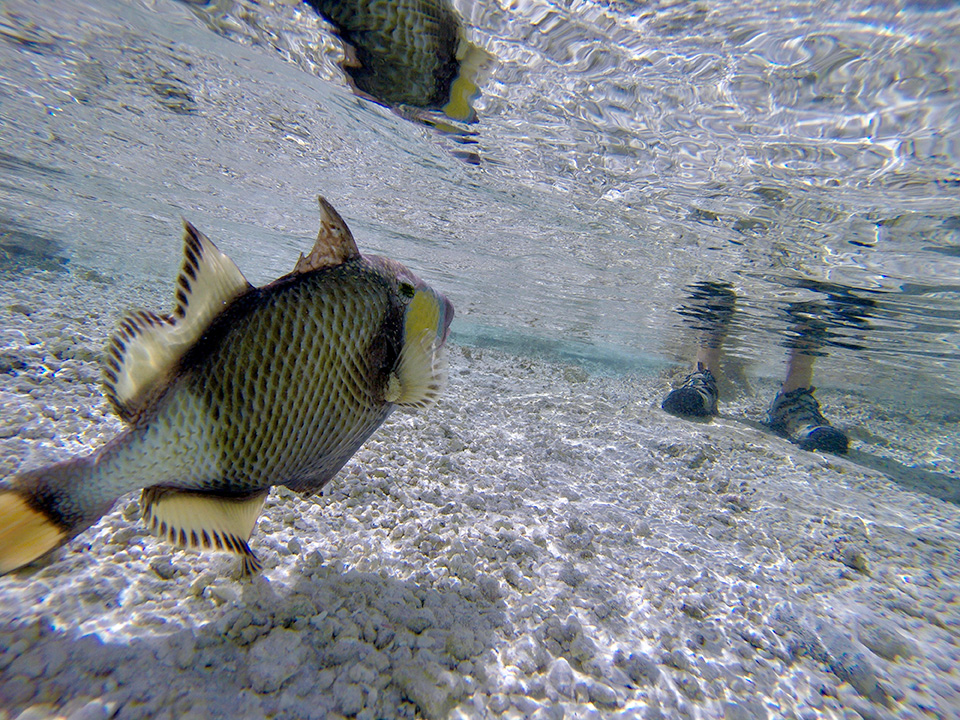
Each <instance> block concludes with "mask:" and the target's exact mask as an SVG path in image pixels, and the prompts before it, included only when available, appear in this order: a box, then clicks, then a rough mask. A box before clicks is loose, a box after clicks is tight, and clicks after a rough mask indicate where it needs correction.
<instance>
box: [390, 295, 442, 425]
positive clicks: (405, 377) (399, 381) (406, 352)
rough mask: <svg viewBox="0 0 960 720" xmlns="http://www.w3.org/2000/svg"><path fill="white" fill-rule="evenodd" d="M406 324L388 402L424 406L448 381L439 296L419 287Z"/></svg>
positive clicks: (409, 309)
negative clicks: (442, 340) (441, 339)
mask: <svg viewBox="0 0 960 720" xmlns="http://www.w3.org/2000/svg"><path fill="white" fill-rule="evenodd" d="M406 318H407V319H406V323H405V325H404V343H403V350H402V351H401V353H400V361H399V363H398V364H397V369H396V371H395V372H394V373H393V374H391V376H390V379H389V380H388V384H387V392H386V400H387V402H392V403H396V404H397V405H405V406H409V407H417V408H423V407H426V406H427V405H430V404H432V403H433V402H434V401H435V400H436V399H437V397H438V396H439V395H440V392H441V391H442V390H443V386H444V384H445V382H446V373H445V371H444V367H445V363H444V362H443V361H442V357H443V356H442V352H443V351H442V349H441V342H440V339H439V337H438V336H437V328H438V327H439V326H440V305H439V303H438V302H437V299H436V297H435V296H434V295H433V294H432V293H430V292H427V291H424V290H419V291H417V293H416V294H415V295H414V296H413V298H412V299H411V300H410V307H408V308H407V315H406Z"/></svg>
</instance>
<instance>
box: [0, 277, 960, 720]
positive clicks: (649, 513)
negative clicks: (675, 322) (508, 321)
mask: <svg viewBox="0 0 960 720" xmlns="http://www.w3.org/2000/svg"><path fill="white" fill-rule="evenodd" d="M44 278H46V279H44ZM43 288H47V290H46V294H45V295H41V294H40V293H41V291H42V289H43ZM91 294H95V296H96V298H97V301H96V305H95V310H96V311H95V312H94V311H93V310H91V311H90V312H88V309H89V300H90V297H92V295H91ZM117 294H118V293H117V289H116V288H113V287H111V286H109V285H103V284H98V282H97V278H90V277H87V278H83V279H80V278H75V277H73V276H70V275H66V276H64V275H57V274H50V273H46V274H40V275H29V274H28V276H26V277H20V276H17V277H16V278H13V279H11V278H10V277H6V278H5V279H4V282H3V284H2V297H0V299H2V301H3V302H2V303H0V322H2V324H0V328H2V329H0V362H3V363H4V365H3V367H0V370H6V372H5V373H4V374H0V412H2V415H0V445H2V448H3V454H2V456H0V463H2V464H3V466H2V471H3V473H4V474H7V473H9V472H10V471H12V470H13V469H15V468H17V467H19V466H20V465H21V463H24V462H26V463H27V464H29V465H33V464H40V463H41V462H45V461H48V460H50V459H53V458H62V457H66V456H69V455H70V454H73V453H76V452H80V451H83V450H84V449H85V448H86V449H89V448H92V447H94V446H96V445H98V444H99V443H101V442H103V441H104V440H106V439H108V438H109V437H111V436H112V434H113V433H115V432H116V431H117V429H118V428H119V427H120V425H119V422H118V421H117V420H116V419H115V418H113V417H111V416H110V415H109V413H108V410H107V408H106V405H105V403H104V401H103V400H102V398H101V396H100V394H99V389H98V386H97V380H98V369H97V366H96V363H95V360H96V356H97V353H98V351H99V348H100V347H101V346H102V344H103V342H104V338H105V334H106V333H107V332H108V331H109V328H110V326H111V325H112V324H113V322H115V317H116V316H115V315H112V314H111V313H112V311H113V310H115V309H117V308H110V307H107V303H114V302H115V303H120V302H121V300H122V298H120V297H115V295H117ZM120 294H121V295H123V296H124V297H127V296H128V293H120ZM757 385H758V388H759V390H758V391H757V396H755V397H749V398H743V399H740V400H737V401H735V402H722V403H721V409H722V413H723V416H722V417H721V418H718V419H716V420H714V421H713V422H710V423H692V422H685V421H682V420H679V419H676V418H673V417H671V416H668V415H666V414H664V413H663V412H661V411H660V410H659V401H660V399H661V398H662V396H663V394H664V392H665V391H666V390H667V389H668V384H667V382H666V381H665V380H664V379H658V378H652V377H628V378H621V379H604V378H597V377H592V376H588V375H587V374H586V373H585V372H584V371H582V370H580V369H578V368H571V367H561V366H556V365H549V364H544V363H540V362H538V361H535V360H530V359H521V358H516V357H511V356H504V355H501V354H499V353H496V352H492V351H480V350H477V349H465V348H456V347H455V348H453V349H452V350H451V372H450V383H449V387H448V390H447V392H446V394H445V396H444V398H443V399H442V400H441V402H440V403H439V404H438V406H436V407H434V408H432V409H430V410H428V411H425V412H420V413H418V414H416V415H411V414H402V413H396V414H395V415H394V416H393V417H392V418H391V419H390V420H389V421H388V422H387V423H386V425H385V426H384V427H383V428H382V429H381V430H380V431H379V432H378V433H377V434H376V435H375V436H374V437H373V439H371V441H370V442H368V443H367V445H366V446H365V447H364V448H363V449H362V450H361V451H360V452H359V453H358V454H357V456H356V457H355V458H354V459H353V460H352V461H351V462H350V463H349V464H348V466H347V467H346V468H345V469H344V471H343V472H342V473H341V475H340V476H339V477H338V478H337V479H335V480H334V481H333V482H332V483H330V485H329V486H328V488H327V490H326V492H325V495H324V496H322V497H317V498H313V499H306V500H304V499H301V498H299V497H297V496H295V495H293V494H292V493H290V492H287V491H285V490H280V491H279V492H275V493H274V494H272V495H271V498H270V500H269V501H268V504H267V507H266V509H265V511H264V515H263V517H262V519H261V521H260V524H259V526H258V529H257V530H256V531H255V533H254V536H253V539H252V541H251V545H252V547H253V548H254V549H255V551H256V552H257V553H258V554H259V556H260V558H261V559H262V560H263V561H264V564H265V568H266V569H265V572H264V573H263V575H262V576H261V577H259V578H256V579H255V580H253V581H252V582H251V581H240V580H239V579H238V574H239V573H238V570H239V562H238V560H237V559H236V558H234V557H232V556H229V555H225V554H204V555H200V554H197V553H194V552H185V551H179V550H176V549H174V548H172V547H170V546H169V545H166V544H164V543H162V542H159V541H158V540H156V539H154V538H153V537H152V536H150V535H148V534H147V533H146V531H145V529H144V527H143V526H142V524H141V523H140V522H139V520H138V519H137V509H136V503H135V499H136V498H135V497H130V498H125V499H124V500H121V501H120V502H119V503H118V504H117V506H116V507H115V509H114V511H113V512H112V513H111V514H110V515H109V516H107V517H106V518H104V520H103V521H102V522H101V523H100V524H98V525H97V526H95V527H94V528H92V529H91V530H89V531H88V532H86V533H84V534H83V535H82V536H80V537H79V538H77V539H76V540H75V541H74V542H72V543H70V545H69V546H68V547H67V548H66V549H64V550H62V551H59V552H58V553H57V554H56V555H55V557H54V558H53V560H52V561H51V562H49V563H47V564H46V565H44V566H43V567H41V568H39V569H32V570H27V571H24V572H21V573H18V574H14V575H10V576H6V577H3V578H0V718H17V717H20V718H41V717H54V716H58V717H59V716H65V717H69V718H84V719H85V720H87V719H93V718H108V717H112V716H115V717H118V718H147V717H151V718H153V717H157V718H221V717H222V718H231V719H233V718H260V717H275V718H322V717H336V715H335V713H339V714H340V715H346V716H352V715H357V716H358V717H361V718H392V717H430V718H437V717H447V716H450V717H469V718H484V717H508V718H519V717H538V718H561V717H565V718H580V717H583V718H587V717H611V718H612V717H625V718H626V717H639V718H658V717H667V718H687V717H690V718H731V719H733V718H736V719H740V718H764V717H771V718H773V717H777V718H779V717H784V718H804V719H807V718H845V719H847V718H849V719H854V718H858V717H863V718H867V719H870V718H885V717H902V718H918V719H919V718H952V717H960V675H958V674H957V667H958V663H960V648H958V646H957V641H958V637H960V507H958V505H957V504H955V502H946V501H944V500H942V499H939V498H942V497H953V499H954V501H956V500H957V499H958V497H960V496H958V495H957V483H958V482H960V481H958V468H957V457H956V455H957V453H956V448H957V447H958V445H960V430H958V423H957V418H956V417H955V416H953V415H951V414H950V411H949V409H946V410H944V409H939V408H937V407H931V408H925V409H923V411H922V412H921V411H914V410H910V409H906V408H892V407H889V406H885V407H882V408H879V407H876V406H873V405H871V404H870V403H868V402H866V401H865V400H864V399H863V398H862V397H859V396H857V395H853V394H850V393H836V392H828V391H823V390H821V391H820V393H819V397H820V399H821V402H822V403H823V405H824V410H825V412H826V414H827V415H828V416H829V417H831V418H833V419H834V420H835V423H836V424H837V425H839V426H841V427H844V428H846V429H848V430H849V431H850V434H851V438H852V445H853V452H852V453H851V459H842V458H837V457H833V456H825V455H818V454H813V453H807V452H804V451H801V450H799V449H797V448H796V447H794V446H792V445H790V444H789V443H787V442H786V441H783V440H781V439H779V438H776V437H772V436H770V435H769V434H767V433H765V432H763V431H762V430H761V429H760V428H759V426H757V425H756V423H755V421H756V420H758V419H759V418H760V417H761V416H762V412H763V409H764V406H765V403H766V402H767V401H768V400H769V398H770V396H771V395H772V393H773V391H774V388H775V386H774V385H773V384H772V383H771V382H769V381H768V382H766V383H765V382H764V381H758V383H757ZM951 448H952V450H951ZM881 464H883V465H884V466H885V467H887V468H888V472H889V475H884V474H881V473H880V472H877V471H875V470H871V469H867V468H866V467H865V465H873V466H879V465H881ZM911 464H913V465H914V467H910V465H911ZM925 482H932V483H933V486H934V487H935V488H936V489H935V490H934V491H933V492H934V494H933V495H932V494H929V493H925V492H918V491H916V486H917V484H918V483H925ZM951 493H953V495H951ZM934 495H937V496H938V497H934Z"/></svg>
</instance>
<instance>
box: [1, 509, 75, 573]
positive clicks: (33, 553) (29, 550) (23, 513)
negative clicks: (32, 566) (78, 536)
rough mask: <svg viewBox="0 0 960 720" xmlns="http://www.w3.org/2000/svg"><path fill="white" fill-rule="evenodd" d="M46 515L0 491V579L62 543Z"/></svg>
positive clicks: (63, 535) (61, 533)
mask: <svg viewBox="0 0 960 720" xmlns="http://www.w3.org/2000/svg"><path fill="white" fill-rule="evenodd" d="M66 537H67V533H66V531H65V530H64V529H63V528H62V527H60V526H59V525H58V524H57V523H56V522H55V521H54V520H53V519H52V518H51V517H50V516H49V515H47V514H46V513H44V512H43V511H42V510H38V509H36V508H34V507H31V505H30V501H29V500H28V499H27V498H26V497H25V496H24V495H23V494H21V493H20V492H18V491H16V490H4V491H0V575H4V574H6V573H8V572H10V571H11V570H16V569H17V568H18V567H21V566H23V565H26V564H27V563H29V562H32V561H33V560H36V559H37V558H38V557H40V556H41V555H44V554H46V553H48V552H50V551H51V550H53V549H54V548H55V547H59V546H60V545H62V544H63V543H64V542H66Z"/></svg>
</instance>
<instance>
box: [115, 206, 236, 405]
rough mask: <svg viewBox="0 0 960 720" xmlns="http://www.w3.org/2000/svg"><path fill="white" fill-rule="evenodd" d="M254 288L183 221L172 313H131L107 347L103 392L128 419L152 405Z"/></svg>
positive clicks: (197, 232) (222, 255) (228, 260)
mask: <svg viewBox="0 0 960 720" xmlns="http://www.w3.org/2000/svg"><path fill="white" fill-rule="evenodd" d="M251 289H253V286H252V285H251V284H250V283H249V282H247V279H246V278H245V277H244V276H243V273H241V272H240V269H239V268H238V267H237V266H236V265H235V264H234V262H233V261H232V260H231V259H230V258H228V257H227V256H226V255H224V254H223V253H222V252H220V250H219V249H217V246H216V245H214V244H213V243H212V242H211V241H210V239H209V238H208V237H207V236H206V235H204V234H203V233H201V232H199V231H198V230H197V229H196V228H195V227H193V225H191V224H190V223H188V222H186V221H184V234H183V266H182V267H181V269H180V275H179V276H178V277H177V291H176V307H175V308H174V310H173V313H171V314H170V315H166V316H161V315H157V314H156V313H152V312H146V311H144V310H135V311H133V312H130V313H127V314H126V315H125V316H124V318H123V320H122V322H121V323H120V328H119V330H117V332H116V333H115V334H114V335H113V337H112V338H111V339H110V343H109V345H108V346H107V356H106V360H105V361H104V366H103V383H104V394H105V395H106V397H107V399H108V400H109V401H110V404H111V405H112V406H113V409H114V410H115V411H116V413H117V414H118V415H119V416H120V417H121V418H123V419H124V420H128V421H129V420H132V419H133V418H135V417H136V416H137V415H139V414H140V412H142V411H143V410H144V408H146V407H149V405H150V403H151V402H152V400H153V399H154V397H155V395H156V391H158V390H159V389H161V387H162V382H161V380H162V379H163V378H164V377H166V375H167V373H168V372H169V371H170V370H171V369H172V368H173V367H174V365H176V363H177V362H178V361H179V360H180V358H181V357H182V356H183V354H184V353H185V352H186V351H187V350H188V349H189V348H190V347H191V346H192V345H193V344H194V343H195V342H196V341H197V340H198V339H199V338H200V336H201V335H203V333H204V331H205V330H206V329H207V328H208V327H209V326H210V323H211V322H212V321H213V319H214V318H215V317H217V315H219V314H220V313H221V312H223V309H224V308H225V307H226V306H227V304H228V303H229V302H230V301H232V300H234V299H235V298H237V297H239V296H240V295H243V294H244V293H246V292H248V291H249V290H251Z"/></svg>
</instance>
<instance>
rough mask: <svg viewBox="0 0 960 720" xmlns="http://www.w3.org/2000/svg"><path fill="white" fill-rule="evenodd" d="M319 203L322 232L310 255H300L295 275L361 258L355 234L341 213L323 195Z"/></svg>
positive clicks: (318, 235)
mask: <svg viewBox="0 0 960 720" xmlns="http://www.w3.org/2000/svg"><path fill="white" fill-rule="evenodd" d="M317 202H318V203H320V232H319V233H318V234H317V241H316V242H315V243H314V244H313V250H311V251H310V254H309V255H307V256H304V255H302V254H301V255H300V258H299V259H298V260H297V264H296V265H295V266H294V268H293V274H294V275H296V274H299V273H305V272H310V271H311V270H318V269H320V268H324V267H332V266H334V265H339V264H340V263H343V262H346V261H347V260H349V259H351V258H355V257H359V256H360V250H358V249H357V243H356V241H355V240H354V239H353V233H351V232H350V228H348V227H347V223H345V222H344V220H343V218H342V217H340V213H338V212H337V211H336V210H334V209H333V205H331V204H330V203H328V202H327V200H326V198H324V197H323V196H322V195H321V196H318V197H317Z"/></svg>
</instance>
